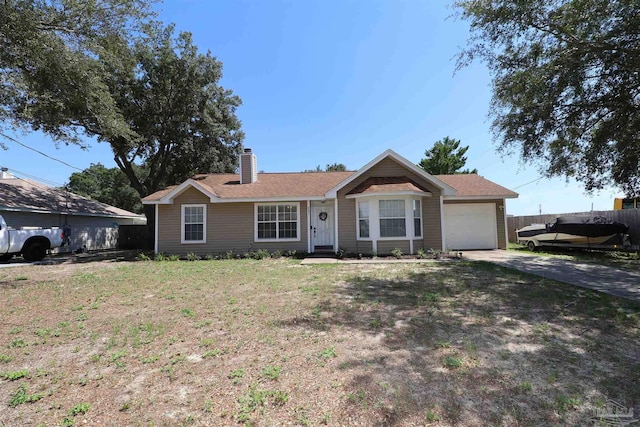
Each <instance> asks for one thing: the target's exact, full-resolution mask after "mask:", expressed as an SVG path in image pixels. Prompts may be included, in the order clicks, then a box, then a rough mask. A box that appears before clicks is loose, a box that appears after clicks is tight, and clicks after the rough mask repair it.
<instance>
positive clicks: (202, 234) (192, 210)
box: [181, 205, 207, 243]
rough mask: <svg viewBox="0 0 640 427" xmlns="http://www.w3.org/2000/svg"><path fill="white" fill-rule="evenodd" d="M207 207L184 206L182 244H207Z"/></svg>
mask: <svg viewBox="0 0 640 427" xmlns="http://www.w3.org/2000/svg"><path fill="white" fill-rule="evenodd" d="M206 218H207V205H182V239H181V242H182V243H205V242H206V240H207V239H206V236H207V224H206Z"/></svg>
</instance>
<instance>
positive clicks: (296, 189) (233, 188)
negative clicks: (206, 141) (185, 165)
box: [143, 172, 353, 202]
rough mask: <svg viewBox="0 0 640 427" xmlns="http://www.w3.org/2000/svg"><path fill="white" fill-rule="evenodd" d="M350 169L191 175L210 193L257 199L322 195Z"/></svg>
mask: <svg viewBox="0 0 640 427" xmlns="http://www.w3.org/2000/svg"><path fill="white" fill-rule="evenodd" d="M352 174H353V172H298V173H259V174H258V180H257V181H256V182H254V183H251V184H240V178H239V176H238V175H237V174H210V175H196V176H195V177H193V179H194V180H195V181H197V182H198V184H200V185H202V186H203V187H204V188H205V189H207V190H208V191H209V192H210V193H212V194H215V195H216V196H217V197H219V198H221V199H259V198H282V199H286V198H287V197H296V198H297V197H322V196H324V194H325V193H326V192H327V191H329V190H330V189H331V188H333V187H335V186H336V185H338V184H339V183H340V182H342V181H344V180H345V179H347V178H348V177H349V176H351V175H352ZM176 187H177V186H176V185H174V186H171V187H168V188H166V189H164V190H160V191H158V192H156V193H153V194H151V195H149V196H147V197H145V198H144V199H143V201H147V202H148V201H156V200H160V199H162V198H163V197H164V196H166V195H167V194H169V193H170V192H171V191H172V190H174V189H175V188H176Z"/></svg>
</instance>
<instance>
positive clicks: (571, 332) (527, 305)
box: [0, 259, 640, 426]
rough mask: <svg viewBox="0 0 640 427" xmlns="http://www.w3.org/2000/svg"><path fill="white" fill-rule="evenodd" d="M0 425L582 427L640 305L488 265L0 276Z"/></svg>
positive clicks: (48, 271) (635, 347) (635, 335)
mask: <svg viewBox="0 0 640 427" xmlns="http://www.w3.org/2000/svg"><path fill="white" fill-rule="evenodd" d="M0 291H1V292H2V301H3V302H2V305H1V306H0V318H2V322H1V323H0V337H2V339H1V341H0V425H39V424H41V425H47V426H49V425H67V426H70V425H74V424H75V425H82V424H87V425H98V424H99V425H114V426H121V425H155V426H162V425H171V426H173V425H185V426H186V425H201V426H208V425H238V424H249V423H250V424H252V425H264V426H271V425H323V424H326V425H339V426H341V425H349V426H356V425H361V426H385V425H401V426H414V425H415V426H418V425H434V426H488V425H499V426H540V425H585V424H586V420H587V419H588V418H589V417H590V416H591V414H592V410H593V408H594V407H598V406H602V405H604V403H605V401H606V399H607V398H611V399H615V400H617V401H618V402H621V403H622V404H624V405H626V406H630V407H634V408H635V410H636V413H638V412H640V411H639V410H640V406H639V405H640V387H639V386H638V384H640V305H639V304H637V303H632V302H629V301H625V300H622V299H618V298H614V297H610V296H607V295H604V294H599V293H595V292H591V291H588V290H584V289H579V288H573V287H570V286H568V285H564V284H560V283H556V282H552V281H547V280H544V279H540V278H536V277H532V276H527V275H522V274H519V273H516V272H511V271H509V270H505V269H502V268H499V267H495V266H492V265H490V264H484V263H470V262H466V261H447V262H440V263H435V262H434V263H430V264H386V265H373V264H370V265H344V264H332V265H319V266H301V265H300V264H299V261H293V260H285V259H280V260H265V261H252V260H241V261H196V262H187V261H180V262H152V261H149V262H113V263H108V262H101V263H88V264H71V265H68V264H63V265H56V266H33V267H21V268H9V269H3V270H0Z"/></svg>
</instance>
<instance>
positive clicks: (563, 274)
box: [463, 250, 640, 301]
mask: <svg viewBox="0 0 640 427" xmlns="http://www.w3.org/2000/svg"><path fill="white" fill-rule="evenodd" d="M463 256H464V258H467V259H470V260H472V261H487V262H491V263H494V264H497V265H500V266H503V267H507V268H512V269H514V270H518V271H522V272H524V273H530V274H535V275H536V276H540V277H544V278H546V279H553V280H557V281H559V282H564V283H568V284H570V285H575V286H580V287H583V288H587V289H593V290H594V291H598V292H604V293H607V294H610V295H615V296H618V297H623V298H628V299H631V300H635V301H640V272H635V271H630V270H622V269H618V268H614V267H608V266H604V265H601V264H595V263H586V262H577V261H571V260H567V259H562V258H558V257H552V256H540V255H535V254H531V253H521V252H516V251H504V250H493V251H467V252H464V255H463Z"/></svg>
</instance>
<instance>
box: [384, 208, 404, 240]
mask: <svg viewBox="0 0 640 427" xmlns="http://www.w3.org/2000/svg"><path fill="white" fill-rule="evenodd" d="M379 212H380V237H405V236H406V235H407V223H406V221H405V218H406V212H405V206H404V200H380V201H379Z"/></svg>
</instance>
